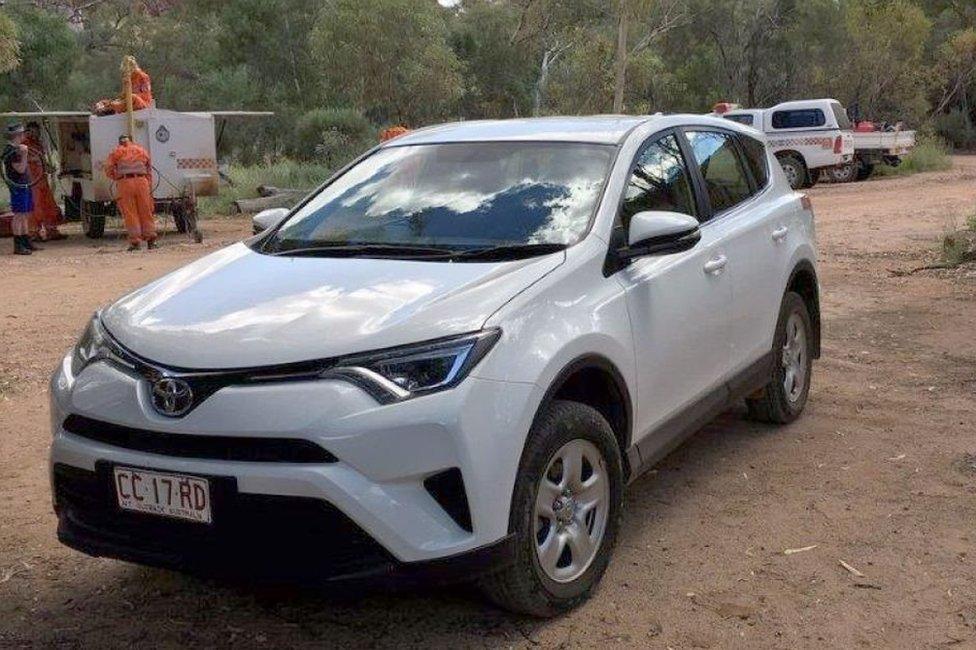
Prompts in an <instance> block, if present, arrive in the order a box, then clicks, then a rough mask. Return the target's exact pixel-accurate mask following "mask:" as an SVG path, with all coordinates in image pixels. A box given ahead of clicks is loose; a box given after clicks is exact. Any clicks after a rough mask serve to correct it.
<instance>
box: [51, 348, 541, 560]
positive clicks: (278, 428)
mask: <svg viewBox="0 0 976 650" xmlns="http://www.w3.org/2000/svg"><path fill="white" fill-rule="evenodd" d="M50 394H51V419H52V428H53V431H54V439H53V442H52V447H51V470H52V488H53V490H54V498H55V507H56V509H57V510H58V512H59V522H60V523H59V537H60V539H61V540H62V541H63V542H64V543H65V544H67V545H69V546H72V547H74V548H77V549H79V550H82V551H84V552H87V553H89V554H92V555H103V556H108V557H116V558H120V559H126V560H131V561H136V562H140V563H143V564H150V565H157V566H168V567H173V568H184V569H188V570H194V571H200V570H205V568H206V567H211V568H216V567H217V565H218V564H228V563H229V564H230V565H236V566H237V567H238V569H239V570H241V569H242V570H244V571H249V570H250V566H252V565H253V564H254V563H255V562H256V561H257V558H259V557H262V556H263V557H266V558H268V559H274V556H282V557H287V556H288V555H294V556H295V557H299V556H302V558H303V559H302V561H301V562H300V563H299V564H300V566H301V567H302V568H301V571H298V570H297V569H295V567H292V568H291V569H289V567H288V566H287V564H288V562H285V563H284V564H285V565H286V566H284V567H276V568H275V570H274V571H269V572H270V573H277V574H278V575H281V576H285V577H287V576H288V575H289V573H301V574H302V575H306V574H307V575H317V576H319V577H320V578H325V579H335V578H338V577H349V576H355V577H364V576H384V577H394V576H411V575H414V574H420V575H427V574H429V573H431V572H432V571H433V572H434V573H435V574H436V573H438V572H444V573H448V574H449V573H451V572H452V571H453V570H458V568H460V569H459V570H461V571H464V572H468V571H471V570H473V569H474V567H476V566H478V565H482V564H485V563H487V562H502V561H505V558H506V556H507V550H506V549H507V542H506V540H507V539H508V515H509V506H510V502H511V493H512V489H513V486H514V483H515V478H516V472H517V467H518V462H519V458H520V455H521V451H522V448H523V445H524V441H525V435H526V433H527V432H528V430H529V428H530V426H531V422H532V418H533V416H534V413H535V408H536V406H537V404H538V402H539V400H541V391H540V390H539V389H538V388H537V387H536V386H535V385H533V384H526V383H516V382H500V381H492V380H485V379H479V378H477V377H474V376H471V377H468V378H467V379H466V380H465V381H464V382H462V383H461V384H460V385H458V386H457V387H455V388H454V389H451V390H448V391H444V392H441V393H435V394H431V395H427V396H424V397H420V398H416V399H413V400H407V401H405V402H400V403H396V404H390V405H385V406H381V405H379V404H377V403H376V402H375V401H374V400H373V399H372V398H371V397H369V396H368V395H367V394H366V393H365V392H364V391H362V390H361V389H359V388H357V387H356V386H353V385H350V384H347V383H345V382H343V381H341V380H319V381H301V382H290V383H277V384H264V385H251V386H232V387H227V388H224V389H221V390H220V391H218V392H217V393H216V394H214V395H212V396H211V397H209V398H208V399H207V400H206V401H204V402H203V403H202V404H200V406H198V407H197V408H196V409H194V410H193V411H192V412H191V413H189V414H187V415H186V416H185V417H183V418H179V419H170V418H164V417H162V416H159V415H158V414H156V413H155V411H154V410H153V409H152V407H151V405H150V403H149V400H148V391H147V386H146V382H145V381H144V380H141V379H140V378H138V377H134V376H130V375H129V374H126V372H124V371H123V370H122V369H120V368H118V367H116V366H113V365H110V364H108V363H104V362H99V363H95V364H93V365H91V366H89V367H87V368H86V369H85V370H84V371H82V373H81V374H80V376H79V377H77V378H74V377H71V375H70V365H69V364H68V363H67V362H64V363H62V365H61V367H60V368H59V369H58V370H57V371H56V372H55V374H54V376H53V377H52V381H51V393H50ZM69 415H74V416H81V417H83V418H86V419H88V420H90V421H95V422H105V423H110V424H111V425H114V426H115V427H116V428H119V427H122V428H124V430H129V429H135V430H139V431H149V432H152V433H153V435H155V436H157V438H159V437H160V436H161V437H163V438H168V439H170V441H172V440H180V439H181V437H182V436H186V437H187V438H186V440H189V439H191V438H195V437H201V436H206V437H207V438H208V439H209V440H218V441H219V440H221V439H222V437H225V438H226V439H227V440H232V439H234V438H238V439H240V438H247V437H250V438H251V439H255V438H262V439H273V440H307V441H310V442H312V443H314V444H315V445H318V446H320V447H321V448H323V449H325V450H327V452H328V456H329V462H301V463H297V462H270V461H269V460H268V459H267V458H262V459H261V460H259V461H257V462H248V461H244V460H240V459H237V458H235V457H233V456H230V458H233V459H231V460H228V459H227V458H214V457H210V458H194V457H187V456H185V455H182V456H181V455H176V454H171V453H168V452H167V449H170V448H171V446H167V447H158V446H157V447H148V448H147V447H146V446H145V445H143V446H137V445H129V444H128V443H126V442H117V441H113V440H108V439H107V438H105V437H103V436H89V435H84V434H79V433H77V432H76V433H72V432H71V431H68V430H66V428H65V421H66V419H67V418H68V416H69ZM106 440H108V441H106ZM117 440H128V439H126V438H117ZM197 447H198V446H191V448H197ZM147 449H150V451H147ZM114 465H126V466H133V467H142V468H146V469H151V470H159V471H164V472H175V473H185V474H190V475H196V476H203V477H209V478H211V479H212V481H216V483H217V484H219V485H222V486H224V487H222V488H221V490H222V493H223V494H228V495H232V497H233V498H230V497H227V499H228V501H226V502H225V503H227V504H228V505H227V506H226V509H225V510H223V514H224V515H225V516H227V515H228V513H231V514H232V515H233V516H231V517H230V520H231V521H233V522H234V524H233V525H232V526H230V527H229V528H228V529H226V530H225V529H223V528H222V529H221V530H219V531H214V530H207V529H206V528H205V526H204V525H202V524H177V523H175V522H173V521H170V520H162V521H153V520H154V519H155V518H152V517H148V518H147V517H145V516H142V515H131V513H127V512H122V511H121V510H119V509H118V508H117V506H115V502H114V501H113V500H112V499H113V498H114V495H113V494H110V495H109V496H108V497H106V496H105V494H104V493H102V494H101V495H100V496H98V495H99V491H100V490H110V489H111V482H110V481H108V480H107V479H104V476H103V474H104V472H110V471H111V467H112V466H114ZM65 472H67V473H71V472H75V473H77V472H83V473H84V474H79V475H78V476H82V477H85V476H87V482H85V481H82V483H81V484H82V485H88V486H89V487H87V488H84V487H82V488H81V490H80V491H81V493H82V494H84V493H86V492H90V493H92V494H94V495H96V498H98V499H101V501H99V503H98V508H96V509H95V510H94V511H92V510H90V509H86V508H87V507H88V506H90V505H91V503H90V502H89V503H88V506H86V508H81V507H79V505H78V503H73V502H71V498H70V497H68V496H66V493H65V492H64V490H63V489H62V487H59V481H63V480H64V479H63V478H61V479H59V474H60V475H64V474H65ZM445 472H456V473H457V474H458V475H459V476H460V477H461V479H460V481H461V482H460V492H461V495H460V497H461V499H463V500H465V501H466V505H467V511H468V515H469V519H468V520H467V521H465V520H464V518H463V517H458V516H457V513H455V512H452V509H451V508H450V507H449V506H445V503H444V500H443V499H440V498H438V497H437V496H436V495H435V494H434V493H433V492H432V491H431V489H430V487H429V485H425V481H427V480H428V479H430V478H431V477H434V476H440V475H443V474H444V473H445ZM99 477H101V478H99ZM100 481H101V482H100ZM109 497H112V498H109ZM281 499H284V500H285V501H281ZM259 502H261V503H259ZM265 502H269V503H271V502H273V503H275V504H277V506H276V507H273V508H271V509H270V510H268V508H267V507H266V505H267V504H266V503H265ZM241 503H244V504H245V505H247V506H248V507H243V506H241V505H240V504H241ZM83 505H84V504H83ZM251 506H254V507H253V508H251ZM222 509H223V508H222V506H221V503H220V501H218V500H217V498H216V497H215V500H214V519H215V524H214V528H216V527H217V525H216V524H217V520H218V518H219V517H221V511H222ZM276 512H280V513H291V514H288V515H287V516H284V517H278V516H272V515H274V514H275V513H276ZM145 519H149V520H150V521H148V522H147V521H144V520H145ZM225 520H226V518H225ZM337 522H338V523H337ZM143 524H148V528H147V526H145V525H143ZM187 525H189V526H190V528H189V529H186V528H185V526H187ZM160 526H161V527H162V528H161V529H160V528H159V527H160ZM194 526H196V527H204V530H201V529H200V528H194ZM350 526H351V527H350ZM255 531H258V532H259V533H260V535H257V534H256V532H255ZM357 531H358V532H357ZM168 532H175V533H178V534H174V535H169V534H164V533H168ZM265 534H267V535H270V539H266V538H265V537H264V535H265ZM360 535H361V536H362V537H364V538H365V539H366V540H368V542H369V543H368V544H366V545H365V546H362V547H361V546H357V544H352V547H353V548H354V549H356V551H355V553H354V554H359V555H362V556H363V557H364V558H367V559H368V560H369V561H368V562H367V563H366V565H359V564H357V563H356V562H353V563H352V564H349V565H347V563H343V562H339V563H335V564H338V565H341V566H332V565H331V564H330V560H329V558H330V557H333V556H336V557H337V555H336V554H338V555H341V554H342V553H344V552H345V551H344V550H342V549H339V550H336V549H332V548H331V547H330V546H329V545H326V544H323V543H322V539H321V538H322V537H323V536H324V537H327V538H329V539H330V540H333V541H335V540H339V541H342V540H355V539H358V538H359V537H360ZM249 537H257V538H260V539H261V540H262V543H261V544H258V545H257V547H256V548H257V549H261V548H263V549H264V551H262V552H261V553H258V554H256V555H255V554H254V550H255V548H253V547H252V545H251V544H250V543H243V542H244V541H245V540H247V539H248V538H249ZM198 538H199V539H198ZM154 540H155V541H154ZM159 540H162V541H164V542H165V543H164V544H163V545H162V546H160V545H159V544H157V543H156V542H157V541H159ZM193 540H197V541H195V542H194V541H193ZM309 541H311V542H313V543H312V545H311V546H310V547H309V550H314V548H319V549H320V552H319V555H324V556H326V557H324V558H323V557H318V558H316V554H315V553H314V552H313V553H311V554H305V555H303V554H302V553H299V552H298V551H300V550H301V549H302V548H304V547H305V546H306V545H307V544H308V542H309ZM340 546H342V545H341V544H340ZM367 547H368V549H369V552H368V553H367V552H365V551H363V550H362V549H363V548H367ZM228 549H234V550H233V552H230V551H229V550H228ZM289 549H290V550H289ZM238 550H239V553H238ZM197 551H199V552H197ZM445 558H446V560H445ZM217 559H222V560H225V561H224V562H222V563H218V562H215V560H217ZM311 560H316V561H317V562H311ZM270 564H271V565H272V566H274V565H276V564H281V563H276V562H271V563H270ZM315 564H321V565H323V566H320V567H318V568H319V569H321V571H318V570H316V571H310V570H309V567H311V566H312V565H315ZM441 565H444V566H445V567H446V568H437V567H439V566H441ZM451 567H454V568H453V569H452V568H451ZM293 569H294V570H293ZM360 574H362V575H360Z"/></svg>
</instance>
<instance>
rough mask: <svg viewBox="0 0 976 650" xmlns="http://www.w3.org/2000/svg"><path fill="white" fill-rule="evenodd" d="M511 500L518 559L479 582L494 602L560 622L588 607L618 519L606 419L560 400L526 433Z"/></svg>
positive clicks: (616, 457) (616, 468) (616, 462)
mask: <svg viewBox="0 0 976 650" xmlns="http://www.w3.org/2000/svg"><path fill="white" fill-rule="evenodd" d="M518 477H519V479H518V481H517V483H516V486H515V491H514V495H513V498H512V509H511V515H510V518H509V529H510V530H511V532H513V533H514V534H515V544H516V557H515V561H514V562H513V564H512V565H510V566H509V567H506V568H505V569H503V570H501V571H500V572H498V573H495V574H492V575H489V576H487V577H485V578H484V579H482V581H481V583H480V586H481V588H482V590H483V591H484V592H485V594H486V595H487V596H488V597H489V598H490V599H491V600H492V601H494V602H495V603H496V604H498V605H500V606H502V607H504V608H506V609H509V610H512V611H514V612H518V613H521V614H530V615H533V616H540V617H548V616H555V615H556V614H559V613H561V612H564V611H567V610H569V609H572V608H573V607H575V606H576V605H579V604H580V603H582V602H583V601H585V600H586V599H587V598H588V597H589V596H590V594H591V593H592V592H593V590H594V588H595V587H596V585H597V584H598V583H599V581H600V578H601V577H602V576H603V573H604V571H606V568H607V564H608V563H609V562H610V555H611V553H612V550H613V545H614V542H615V540H616V536H617V529H618V526H619V519H620V506H621V493H622V489H623V469H622V460H621V456H620V449H619V447H618V445H617V441H616V438H615V437H614V435H613V431H612V429H611V428H610V425H609V424H608V423H607V421H606V419H604V417H603V416H602V415H600V413H599V412H598V411H596V410H595V409H593V408H591V407H589V406H586V405H584V404H580V403H577V402H567V401H556V402H553V403H552V404H551V405H549V406H548V407H547V408H546V409H545V411H544V412H543V413H541V414H540V416H539V418H538V420H537V422H536V424H535V425H534V426H533V427H532V431H531V432H530V433H529V438H528V440H527V441H526V446H525V451H524V452H523V454H522V460H521V463H520V466H519V473H518Z"/></svg>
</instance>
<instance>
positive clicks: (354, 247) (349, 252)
mask: <svg viewBox="0 0 976 650" xmlns="http://www.w3.org/2000/svg"><path fill="white" fill-rule="evenodd" d="M453 254H454V251H452V250H451V249H449V248H436V247H433V246H412V245H409V244H339V243H330V244H317V245H315V246H303V247H299V248H286V249H284V250H280V251H275V252H273V253H271V255H274V256H280V257H286V256H291V255H294V256H307V257H333V256H334V257H354V256H356V255H369V256H373V255H379V256H383V257H418V258H424V259H427V258H432V257H445V258H446V257H450V256H451V255H453Z"/></svg>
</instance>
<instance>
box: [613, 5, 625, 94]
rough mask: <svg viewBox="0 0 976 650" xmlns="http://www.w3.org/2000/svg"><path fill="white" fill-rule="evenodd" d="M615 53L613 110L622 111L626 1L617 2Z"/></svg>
mask: <svg viewBox="0 0 976 650" xmlns="http://www.w3.org/2000/svg"><path fill="white" fill-rule="evenodd" d="M617 11H618V12H619V14H618V16H617V53H616V55H615V56H614V61H613V67H614V80H613V112H614V113H623V112H624V88H625V87H626V84H627V3H626V0H619V2H618V4H617Z"/></svg>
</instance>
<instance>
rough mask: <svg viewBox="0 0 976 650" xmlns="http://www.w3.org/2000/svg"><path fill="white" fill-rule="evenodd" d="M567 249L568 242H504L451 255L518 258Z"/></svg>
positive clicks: (476, 257) (485, 258)
mask: <svg viewBox="0 0 976 650" xmlns="http://www.w3.org/2000/svg"><path fill="white" fill-rule="evenodd" d="M565 249H566V244H502V245H499V246H488V247H487V248H472V249H470V250H466V251H456V252H454V253H453V254H452V255H451V259H455V260H517V259H522V258H524V257H535V256H536V255H548V254H549V253H556V252H558V251H561V250H565Z"/></svg>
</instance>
